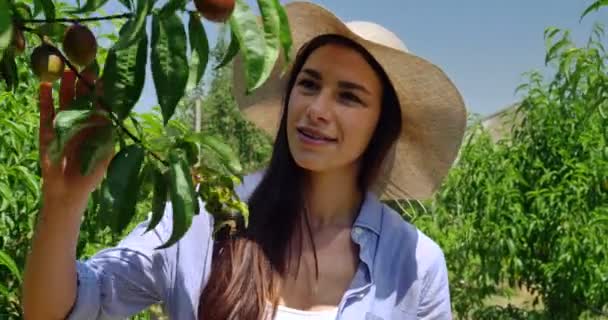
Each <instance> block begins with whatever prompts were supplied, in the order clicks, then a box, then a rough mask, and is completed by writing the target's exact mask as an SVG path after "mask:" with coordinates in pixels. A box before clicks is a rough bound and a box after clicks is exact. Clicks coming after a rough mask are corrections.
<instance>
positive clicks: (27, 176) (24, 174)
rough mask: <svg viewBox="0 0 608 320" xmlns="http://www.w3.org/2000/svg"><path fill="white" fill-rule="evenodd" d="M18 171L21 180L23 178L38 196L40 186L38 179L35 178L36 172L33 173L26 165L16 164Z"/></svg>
mask: <svg viewBox="0 0 608 320" xmlns="http://www.w3.org/2000/svg"><path fill="white" fill-rule="evenodd" d="M15 170H16V171H19V172H18V177H19V179H20V180H23V182H24V183H25V184H26V185H27V188H28V189H29V190H30V192H31V193H32V194H34V195H36V196H38V191H39V187H38V181H37V179H36V178H34V177H35V176H34V173H32V171H31V170H29V169H28V168H26V167H24V166H16V167H15Z"/></svg>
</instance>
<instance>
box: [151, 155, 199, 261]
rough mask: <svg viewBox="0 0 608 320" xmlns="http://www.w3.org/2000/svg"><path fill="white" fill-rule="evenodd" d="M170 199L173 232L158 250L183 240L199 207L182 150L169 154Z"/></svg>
mask: <svg viewBox="0 0 608 320" xmlns="http://www.w3.org/2000/svg"><path fill="white" fill-rule="evenodd" d="M169 163H170V166H169V177H168V179H169V197H170V199H171V205H172V211H173V230H172V231H171V236H170V237H169V239H168V240H167V241H166V242H165V243H164V244H162V245H161V246H159V247H158V248H157V249H164V248H168V247H170V246H172V245H173V244H175V243H176V242H177V241H179V239H181V238H182V237H183V236H184V234H185V233H186V231H188V229H189V228H190V225H191V224H192V216H193V215H194V213H195V210H196V207H197V201H198V200H197V197H196V194H195V192H194V186H193V183H192V177H191V175H190V170H189V168H188V164H187V160H186V156H185V154H184V153H183V152H182V151H181V150H172V151H171V152H169Z"/></svg>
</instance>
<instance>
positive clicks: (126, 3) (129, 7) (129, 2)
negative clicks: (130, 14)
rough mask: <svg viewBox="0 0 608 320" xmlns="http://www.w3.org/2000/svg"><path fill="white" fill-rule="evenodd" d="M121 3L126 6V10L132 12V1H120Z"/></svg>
mask: <svg viewBox="0 0 608 320" xmlns="http://www.w3.org/2000/svg"><path fill="white" fill-rule="evenodd" d="M118 1H119V2H120V3H122V5H123V6H125V8H127V9H129V10H132V9H133V3H132V2H131V1H130V0H118Z"/></svg>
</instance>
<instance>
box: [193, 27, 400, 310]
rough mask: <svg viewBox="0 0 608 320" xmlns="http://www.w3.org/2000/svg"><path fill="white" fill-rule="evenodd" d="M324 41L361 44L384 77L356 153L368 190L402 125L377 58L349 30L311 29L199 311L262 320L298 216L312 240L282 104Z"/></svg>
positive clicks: (298, 234)
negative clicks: (372, 121) (244, 223)
mask: <svg viewBox="0 0 608 320" xmlns="http://www.w3.org/2000/svg"><path fill="white" fill-rule="evenodd" d="M327 44H337V45H341V46H345V47H348V48H352V49H354V50H356V51H357V52H359V53H360V54H361V56H362V57H363V58H364V59H365V60H366V61H367V63H369V65H370V66H371V67H372V68H373V69H374V70H375V71H376V73H377V74H378V75H379V77H380V80H381V82H382V85H383V86H382V87H383V93H382V106H381V111H380V118H379V121H378V124H377V126H376V129H375V131H374V134H373V136H372V139H371V141H370V143H369V145H368V147H367V149H366V150H365V152H364V153H363V155H362V158H361V166H360V172H359V175H358V179H357V184H358V185H357V188H359V190H360V191H361V192H363V193H364V192H366V191H367V190H368V189H369V188H370V187H371V185H372V184H373V183H374V181H375V180H376V179H377V177H378V175H379V174H380V170H381V166H382V162H383V160H384V158H385V157H386V155H387V154H388V152H389V150H390V148H391V146H392V145H393V144H394V143H395V141H396V140H397V139H398V137H399V134H400V133H401V109H400V107H399V101H398V98H397V95H396V93H395V90H394V88H393V86H392V84H391V82H390V80H389V78H388V76H387V75H386V73H385V72H384V70H383V69H382V67H381V66H380V64H379V63H378V62H377V61H376V60H375V59H374V58H373V57H372V55H371V54H370V53H369V52H368V51H367V50H366V49H365V48H363V47H362V46H361V45H359V44H358V43H357V42H355V41H352V40H350V39H348V38H345V37H342V36H339V35H331V34H327V35H322V36H319V37H316V38H314V39H313V40H311V41H310V42H309V43H307V44H306V45H305V46H303V47H302V48H301V49H300V51H299V52H298V55H297V56H296V59H295V61H294V64H293V67H292V70H291V73H290V76H289V79H288V82H287V88H286V90H285V92H284V94H285V95H284V98H283V111H284V112H283V113H282V117H281V121H280V125H279V130H278V133H277V136H276V138H275V141H274V146H273V152H272V157H271V159H270V164H269V166H268V167H267V168H266V170H265V173H264V177H263V178H262V180H261V182H260V183H259V185H258V186H257V188H256V189H255V191H254V192H253V193H252V195H251V197H250V198H249V201H248V206H249V214H250V219H249V221H250V223H249V226H248V228H247V230H244V231H243V232H242V233H241V234H239V235H238V236H237V237H234V238H230V239H226V240H221V241H219V240H218V241H217V242H216V246H217V250H214V252H215V254H214V256H213V261H212V270H211V274H210V277H209V280H208V282H207V284H206V286H205V288H204V290H203V293H202V294H201V298H200V303H199V310H198V311H199V319H205V320H225V319H239V320H260V319H262V317H263V316H265V315H266V313H265V312H267V311H268V309H267V307H266V306H267V302H271V303H272V306H273V308H272V314H273V315H274V312H275V311H276V306H277V303H278V299H279V292H278V285H279V283H278V279H280V278H281V277H282V276H285V275H286V274H287V272H289V271H290V270H289V266H288V262H289V261H291V257H292V256H294V255H295V257H297V258H299V257H300V255H301V252H302V241H303V236H304V232H303V228H302V225H303V222H304V224H305V225H306V231H307V232H306V233H307V235H308V237H309V239H310V240H312V235H311V230H310V226H309V224H308V220H307V215H306V214H305V210H304V209H303V208H304V207H305V206H304V197H303V194H304V192H303V191H304V190H303V189H304V183H303V181H304V177H305V170H304V169H303V168H301V167H299V166H298V165H297V164H296V162H295V160H294V159H293V157H292V154H291V152H290V150H289V146H288V143H287V106H288V105H289V95H290V92H291V90H292V89H293V87H294V84H295V81H296V78H297V75H298V73H299V72H300V70H301V69H302V67H303V65H304V63H305V62H306V60H307V59H308V57H309V56H310V54H311V53H312V52H313V51H314V50H316V49H318V48H320V47H322V46H324V45H327ZM312 243H313V250H314V242H312ZM293 248H296V249H293ZM314 251H316V250H314ZM315 260H316V255H315ZM316 264H317V263H316V261H315V265H316ZM297 265H299V264H297ZM317 272H318V270H317Z"/></svg>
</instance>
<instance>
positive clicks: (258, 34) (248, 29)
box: [230, 0, 266, 93]
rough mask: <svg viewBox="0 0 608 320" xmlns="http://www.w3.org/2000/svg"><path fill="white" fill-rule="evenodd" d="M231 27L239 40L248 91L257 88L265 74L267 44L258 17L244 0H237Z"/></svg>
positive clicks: (231, 18)
mask: <svg viewBox="0 0 608 320" xmlns="http://www.w3.org/2000/svg"><path fill="white" fill-rule="evenodd" d="M230 28H231V30H232V32H234V34H235V35H236V37H237V39H238V40H239V45H240V48H241V52H242V54H243V62H244V67H245V77H246V79H247V87H246V88H247V89H246V92H247V93H250V92H251V91H253V90H255V89H256V85H257V84H258V82H259V79H261V75H262V74H264V63H265V60H266V59H265V53H266V44H265V43H264V32H263V30H261V28H260V26H259V25H258V23H257V17H256V16H255V15H254V13H253V12H252V11H251V9H250V8H249V6H248V5H247V3H245V1H244V0H237V1H236V5H235V8H234V12H233V13H232V16H231V17H230Z"/></svg>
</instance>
